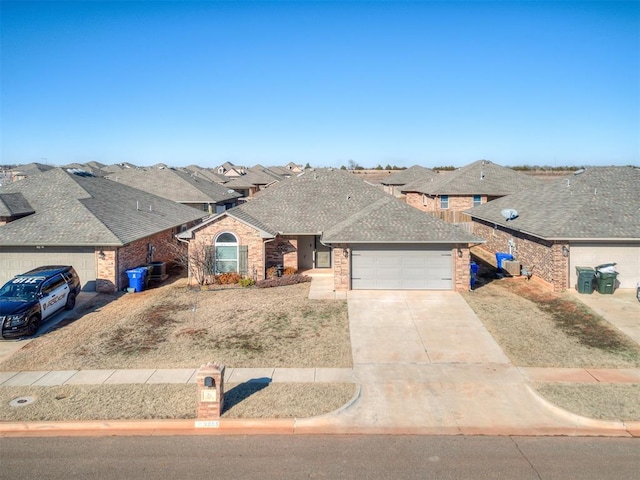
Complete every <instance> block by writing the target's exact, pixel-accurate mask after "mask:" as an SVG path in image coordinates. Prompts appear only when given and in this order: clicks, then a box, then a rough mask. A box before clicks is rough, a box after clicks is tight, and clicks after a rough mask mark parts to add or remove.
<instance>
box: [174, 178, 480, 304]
mask: <svg viewBox="0 0 640 480" xmlns="http://www.w3.org/2000/svg"><path fill="white" fill-rule="evenodd" d="M179 238H182V239H185V240H189V249H190V250H189V251H190V256H191V257H192V258H194V257H196V256H200V255H201V254H202V252H203V251H210V252H211V256H212V257H213V260H214V261H213V262H212V267H213V268H212V270H211V272H210V273H211V274H214V273H222V272H228V271H234V272H239V273H241V274H243V275H247V276H249V277H252V278H254V279H256V280H260V279H263V278H265V274H266V269H267V268H269V267H273V266H279V265H280V266H283V267H293V268H295V269H297V270H299V271H304V270H309V269H327V271H329V272H332V273H333V278H334V288H335V290H350V289H441V290H460V291H464V290H468V288H469V280H470V279H469V262H470V251H469V249H470V245H472V244H478V243H482V241H483V240H482V239H480V238H478V237H476V236H474V235H471V234H468V233H465V232H464V231H462V230H461V229H459V228H457V227H456V226H454V225H450V224H447V223H445V222H442V221H441V220H438V219H437V218H435V217H433V216H431V215H426V214H424V213H423V212H420V211H419V210H417V209H415V208H412V207H409V206H407V205H406V204H405V203H403V202H401V201H400V200H398V199H396V198H394V197H393V196H391V195H388V194H386V193H385V192H383V191H382V189H380V188H378V187H375V186H372V185H369V184H367V183H365V182H363V181H362V180H360V179H359V178H357V177H356V176H354V175H351V174H350V173H347V172H343V171H340V170H333V169H322V170H305V172H304V173H302V174H298V175H296V176H293V177H291V178H289V179H287V180H283V181H281V182H279V183H277V184H276V185H274V186H273V187H271V188H268V189H266V190H263V191H262V192H260V193H259V194H258V195H256V197H255V198H254V199H253V200H251V201H250V202H247V203H245V204H242V205H240V206H238V207H236V208H233V209H231V210H227V211H225V212H223V213H222V214H220V215H217V216H215V217H212V218H210V219H207V220H206V221H205V222H204V223H202V224H200V225H198V226H195V227H193V228H191V229H189V230H187V231H185V232H183V233H181V234H180V235H179Z"/></svg>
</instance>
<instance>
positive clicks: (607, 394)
mask: <svg viewBox="0 0 640 480" xmlns="http://www.w3.org/2000/svg"><path fill="white" fill-rule="evenodd" d="M463 296H464V298H465V300H466V301H467V303H468V304H469V305H470V306H471V308H472V309H473V310H474V311H475V312H476V314H477V315H478V317H479V318H480V319H481V320H482V322H483V323H484V325H485V326H486V327H487V329H488V330H489V332H490V333H491V334H492V335H493V337H494V338H495V340H496V341H497V342H498V344H499V345H500V346H501V347H502V349H503V350H504V352H505V353H506V355H507V356H508V357H509V359H510V360H511V362H512V363H513V364H514V365H518V366H523V367H566V368H588V367H591V368H637V367H639V366H640V346H638V345H637V344H636V343H635V342H633V341H632V340H631V339H630V338H628V337H627V336H626V335H624V334H623V333H621V332H620V331H619V330H617V329H616V328H615V327H613V326H612V325H610V324H609V323H608V322H607V321H606V320H604V319H603V318H601V317H600V316H598V315H596V314H594V313H593V312H592V311H591V310H590V309H589V308H587V307H586V306H584V305H583V304H582V303H580V302H579V300H577V299H575V298H573V297H571V296H570V295H569V294H567V293H563V294H558V293H553V292H550V291H549V290H548V289H546V288H545V287H543V286H542V285H541V284H539V283H537V282H536V281H534V280H531V281H527V280H525V279H524V278H512V279H511V278H505V279H502V280H496V281H492V282H489V283H486V284H482V285H481V286H480V287H479V288H477V289H476V290H474V291H472V292H468V293H465V294H464V295H463ZM534 387H535V388H536V390H537V391H538V393H540V394H541V395H542V396H544V397H546V398H547V399H548V400H549V401H550V402H551V403H554V404H555V405H558V406H560V407H563V408H564V409H566V410H568V411H571V412H573V413H576V414H579V415H583V416H586V417H589V418H596V419H606V420H640V402H639V401H638V398H640V384H596V385H593V384H562V383H536V384H535V386H534Z"/></svg>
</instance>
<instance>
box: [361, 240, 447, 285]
mask: <svg viewBox="0 0 640 480" xmlns="http://www.w3.org/2000/svg"><path fill="white" fill-rule="evenodd" d="M452 268H453V267H452V257H451V250H450V248H449V247H446V246H444V247H443V246H439V247H433V246H423V245H412V246H403V245H378V246H376V245H367V246H354V247H352V255H351V271H352V278H351V288H353V289H356V290H358V289H371V290H376V289H378V290H399V289H403V290H451V289H452V287H453V277H452Z"/></svg>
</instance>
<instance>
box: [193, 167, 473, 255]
mask: <svg viewBox="0 0 640 480" xmlns="http://www.w3.org/2000/svg"><path fill="white" fill-rule="evenodd" d="M224 214H225V215H228V216H230V217H235V218H237V219H239V220H241V221H243V222H245V223H248V224H250V225H253V226H254V227H255V228H257V229H260V230H262V231H264V232H272V235H273V236H275V235H276V234H280V235H322V234H323V233H324V236H323V238H325V239H326V241H327V242H333V243H335V242H338V241H345V242H347V241H348V242H353V243H358V242H398V243H409V242H411V243H414V242H421V243H429V242H436V241H437V242H440V243H469V242H472V243H476V242H477V243H481V242H483V240H482V239H480V238H478V237H476V236H474V235H470V234H467V233H466V232H464V231H462V230H460V229H459V228H457V227H455V226H453V225H449V224H446V223H445V222H443V221H441V220H439V219H437V218H436V217H433V216H431V215H429V214H427V213H424V212H421V211H420V210H418V209H415V208H413V207H411V206H409V205H406V204H405V203H404V202H401V201H399V200H397V199H396V198H394V197H393V196H391V195H389V194H387V193H385V192H383V191H382V190H381V189H380V188H379V187H376V186H373V185H369V184H367V183H366V182H363V181H362V180H360V179H359V178H356V177H355V176H354V175H352V174H350V173H348V172H345V171H341V170H333V169H318V170H305V172H304V173H301V174H298V175H296V176H293V177H291V178H289V179H287V180H283V181H281V182H279V183H277V184H275V185H273V186H272V187H270V188H268V189H266V190H262V191H261V192H259V193H258V194H257V195H256V196H255V198H254V199H253V200H251V201H249V202H247V203H244V204H242V205H239V206H237V207H235V208H232V209H230V210H227V211H226V212H224ZM216 218H219V216H217V217H214V218H212V219H209V220H207V221H206V222H204V223H203V224H202V225H200V226H198V227H195V228H194V229H193V230H195V229H197V228H200V227H201V226H204V225H205V224H207V223H209V222H210V221H214V220H215V219H216ZM189 235H190V232H189Z"/></svg>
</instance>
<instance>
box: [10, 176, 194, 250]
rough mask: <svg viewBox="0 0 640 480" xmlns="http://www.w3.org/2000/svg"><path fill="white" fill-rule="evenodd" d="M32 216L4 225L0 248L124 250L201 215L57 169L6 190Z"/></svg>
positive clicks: (174, 203)
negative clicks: (26, 205) (23, 203)
mask: <svg viewBox="0 0 640 480" xmlns="http://www.w3.org/2000/svg"><path fill="white" fill-rule="evenodd" d="M0 193H2V194H6V193H20V194H22V195H23V196H24V198H25V199H26V200H27V201H28V202H29V204H30V205H31V206H32V207H33V208H34V209H35V212H36V213H34V214H32V215H29V216H26V217H23V218H21V219H19V220H15V221H13V222H10V223H7V224H6V225H3V226H0V245H3V246H15V245H42V246H54V245H64V246H91V245H100V246H109V245H112V246H122V245H126V244H128V243H131V242H133V241H135V240H139V239H141V238H145V237H148V236H150V235H153V234H156V233H159V232H162V231H164V230H167V229H170V228H173V227H177V226H180V225H183V224H186V223H190V222H193V221H196V220H198V219H200V218H202V216H203V212H201V211H199V210H197V209H195V208H192V207H188V206H185V205H180V204H179V203H176V202H174V201H171V200H167V199H164V198H161V197H158V196H156V195H152V194H149V193H147V192H143V191H141V190H137V189H135V188H131V187H128V186H126V185H123V184H120V183H117V182H114V181H111V180H107V179H105V178H99V177H93V176H88V175H87V174H86V173H84V174H83V173H81V172H79V171H76V172H75V173H74V172H70V171H67V170H64V169H61V168H56V169H53V170H50V171H48V172H44V173H40V174H37V175H33V176H30V177H27V178H26V179H24V180H20V181H18V182H14V183H11V184H9V185H6V186H3V187H2V189H0Z"/></svg>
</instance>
